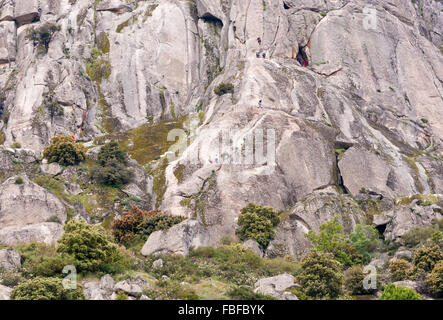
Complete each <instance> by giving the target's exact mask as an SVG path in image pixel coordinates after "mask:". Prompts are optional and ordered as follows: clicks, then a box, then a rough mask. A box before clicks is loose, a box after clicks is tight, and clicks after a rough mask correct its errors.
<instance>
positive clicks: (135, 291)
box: [114, 277, 149, 298]
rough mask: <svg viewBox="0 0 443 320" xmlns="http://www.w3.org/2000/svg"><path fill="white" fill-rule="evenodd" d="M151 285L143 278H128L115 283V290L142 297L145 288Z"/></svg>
mask: <svg viewBox="0 0 443 320" xmlns="http://www.w3.org/2000/svg"><path fill="white" fill-rule="evenodd" d="M146 287H149V284H148V283H147V282H146V281H145V280H143V279H142V278H139V277H138V278H135V279H126V280H124V281H120V282H117V283H116V284H115V287H114V290H115V292H119V291H123V292H124V293H126V294H128V295H130V296H133V297H137V298H139V297H141V296H142V292H143V288H146Z"/></svg>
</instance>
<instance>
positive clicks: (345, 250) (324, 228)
mask: <svg viewBox="0 0 443 320" xmlns="http://www.w3.org/2000/svg"><path fill="white" fill-rule="evenodd" d="M306 237H307V238H308V239H309V240H311V242H312V243H313V245H314V247H313V249H314V250H318V251H321V252H326V253H331V254H332V255H333V256H334V257H335V259H336V260H337V261H338V262H340V263H341V264H342V265H343V266H344V267H348V266H352V265H356V264H360V263H361V262H362V256H361V255H360V254H359V253H358V252H357V250H356V248H355V247H354V246H353V245H352V244H351V243H349V242H348V239H347V238H346V235H345V233H344V232H343V227H342V226H341V224H340V223H339V222H338V217H335V218H334V219H333V220H331V221H329V222H326V223H324V224H322V225H321V226H320V230H319V233H318V234H316V233H315V232H314V231H313V230H310V231H309V232H308V233H307V234H306ZM358 240H360V239H358ZM363 248H364V247H363ZM364 250H367V249H364Z"/></svg>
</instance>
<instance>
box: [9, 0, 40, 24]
mask: <svg viewBox="0 0 443 320" xmlns="http://www.w3.org/2000/svg"><path fill="white" fill-rule="evenodd" d="M38 9H39V1H38V0H16V1H15V10H14V18H15V21H17V24H18V25H19V26H21V25H24V24H28V23H31V22H33V21H34V20H35V19H37V18H38V16H39V12H38Z"/></svg>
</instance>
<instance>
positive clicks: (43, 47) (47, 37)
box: [26, 23, 60, 54]
mask: <svg viewBox="0 0 443 320" xmlns="http://www.w3.org/2000/svg"><path fill="white" fill-rule="evenodd" d="M57 31H60V26H58V25H55V24H52V23H45V24H43V25H41V26H40V27H38V28H34V27H33V28H30V29H28V30H27V34H26V39H29V40H32V41H33V43H34V45H35V46H37V49H38V53H39V54H46V53H47V52H48V49H49V43H50V42H51V40H52V37H53V36H54V34H55V33H56V32H57Z"/></svg>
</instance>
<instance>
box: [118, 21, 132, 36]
mask: <svg viewBox="0 0 443 320" xmlns="http://www.w3.org/2000/svg"><path fill="white" fill-rule="evenodd" d="M131 20H132V17H131V18H129V19H128V20H126V21H125V22H122V23H120V24H119V25H118V26H117V29H116V30H115V31H116V32H117V33H121V32H122V30H123V29H124V28H126V27H127V26H129V23H131Z"/></svg>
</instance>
